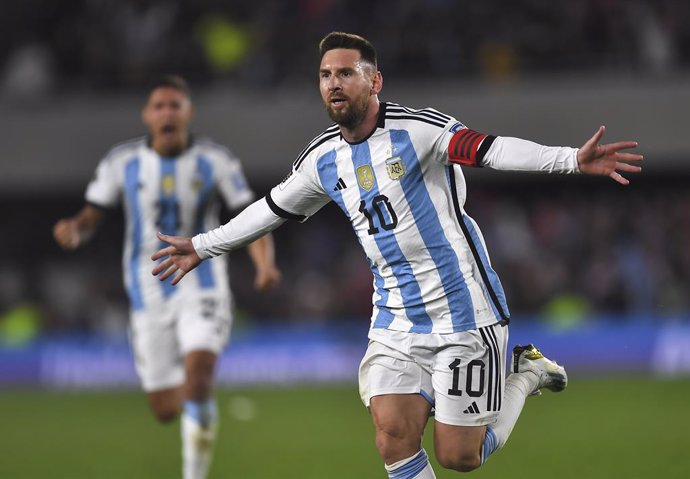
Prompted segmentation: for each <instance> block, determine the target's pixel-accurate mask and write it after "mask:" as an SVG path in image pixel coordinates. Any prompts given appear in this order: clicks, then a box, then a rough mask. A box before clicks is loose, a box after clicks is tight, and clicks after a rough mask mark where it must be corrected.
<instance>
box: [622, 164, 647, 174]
mask: <svg viewBox="0 0 690 479" xmlns="http://www.w3.org/2000/svg"><path fill="white" fill-rule="evenodd" d="M616 170H621V171H627V172H629V173H639V172H640V171H642V167H641V166H637V165H629V164H627V163H616Z"/></svg>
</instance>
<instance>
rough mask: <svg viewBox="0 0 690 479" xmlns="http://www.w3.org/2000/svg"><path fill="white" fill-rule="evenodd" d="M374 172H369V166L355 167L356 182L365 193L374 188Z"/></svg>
mask: <svg viewBox="0 0 690 479" xmlns="http://www.w3.org/2000/svg"><path fill="white" fill-rule="evenodd" d="M374 181H375V180H374V172H373V171H371V166H369V165H362V166H358V167H357V182H358V183H359V186H361V187H362V188H364V189H365V190H367V191H370V190H371V189H372V188H373V187H374Z"/></svg>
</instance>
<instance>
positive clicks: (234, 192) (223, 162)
mask: <svg viewBox="0 0 690 479" xmlns="http://www.w3.org/2000/svg"><path fill="white" fill-rule="evenodd" d="M217 168H218V176H217V182H218V190H219V191H220V194H221V195H222V196H223V199H224V200H225V204H226V205H227V206H228V208H229V209H231V210H238V209H240V208H242V207H244V206H246V205H247V204H249V203H251V202H252V201H253V200H254V191H252V189H251V188H250V187H249V183H248V182H247V178H246V177H245V175H244V171H243V169H242V164H241V163H240V160H239V159H238V158H237V157H235V156H233V155H232V154H231V153H229V152H227V150H226V151H223V152H222V153H221V154H219V155H218V160H217Z"/></svg>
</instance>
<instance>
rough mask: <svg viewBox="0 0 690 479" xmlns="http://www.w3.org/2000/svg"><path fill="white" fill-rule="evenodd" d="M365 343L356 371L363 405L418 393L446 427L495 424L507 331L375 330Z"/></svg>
mask: <svg viewBox="0 0 690 479" xmlns="http://www.w3.org/2000/svg"><path fill="white" fill-rule="evenodd" d="M369 338H370V341H369V347H368V348H367V352H366V354H365V355H364V358H363V359H362V363H361V365H360V368H359V392H360V396H361V398H362V402H364V405H365V406H367V407H369V403H370V400H371V398H372V397H374V396H379V395H382V394H421V395H422V396H424V397H425V398H426V399H427V400H428V401H429V402H430V403H431V405H432V407H433V408H434V409H435V417H436V420H437V421H439V422H442V423H444V424H450V425H454V426H484V425H487V424H492V423H494V422H495V421H496V418H497V417H498V414H499V412H500V410H501V401H502V400H503V390H504V385H505V371H506V363H505V360H506V347H507V344H508V327H507V326H501V325H499V324H495V325H492V326H487V327H484V328H480V329H475V330H472V331H464V332H461V333H453V334H415V333H405V332H402V331H388V330H384V329H373V330H371V331H370V332H369Z"/></svg>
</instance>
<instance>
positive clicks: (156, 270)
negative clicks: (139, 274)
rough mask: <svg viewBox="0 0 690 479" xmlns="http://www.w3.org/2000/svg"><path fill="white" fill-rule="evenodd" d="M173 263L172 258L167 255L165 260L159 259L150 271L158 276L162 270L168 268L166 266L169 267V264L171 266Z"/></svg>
mask: <svg viewBox="0 0 690 479" xmlns="http://www.w3.org/2000/svg"><path fill="white" fill-rule="evenodd" d="M173 264H174V262H173V260H172V258H170V257H168V258H167V259H166V260H165V261H161V262H160V263H158V264H157V265H156V266H155V267H154V268H153V270H152V271H151V273H152V274H153V275H154V276H158V275H159V274H160V273H161V272H162V271H164V270H166V269H168V268H169V267H170V266H172V265H173Z"/></svg>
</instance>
